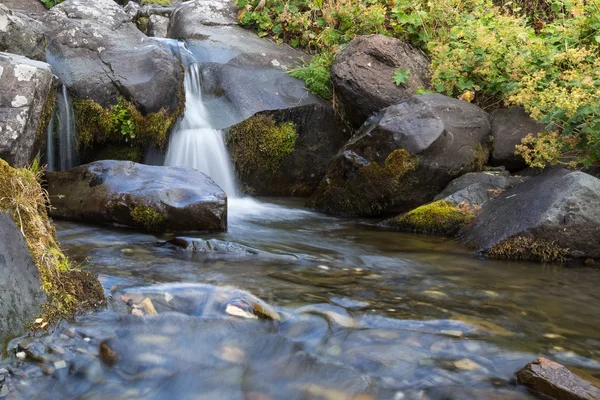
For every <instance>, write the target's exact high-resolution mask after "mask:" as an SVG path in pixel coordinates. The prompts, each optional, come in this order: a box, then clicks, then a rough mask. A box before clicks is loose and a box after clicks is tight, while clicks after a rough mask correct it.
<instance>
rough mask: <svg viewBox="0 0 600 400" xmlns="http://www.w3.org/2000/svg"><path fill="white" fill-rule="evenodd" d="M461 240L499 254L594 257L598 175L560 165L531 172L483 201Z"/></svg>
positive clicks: (599, 211) (599, 250)
mask: <svg viewBox="0 0 600 400" xmlns="http://www.w3.org/2000/svg"><path fill="white" fill-rule="evenodd" d="M464 240H465V242H466V243H467V244H469V245H470V246H472V247H474V248H475V249H477V250H478V251H480V252H482V253H485V254H488V255H490V256H492V257H499V258H508V259H531V260H540V261H553V260H562V259H564V258H566V257H575V258H580V257H590V258H600V246H598V243H600V179H598V178H594V177H593V176H591V175H588V174H586V173H583V172H579V171H569V170H566V169H554V170H550V171H547V172H546V173H544V174H542V175H540V176H537V177H534V178H531V179H529V180H528V181H526V182H524V183H522V184H520V185H517V186H515V187H514V188H512V189H509V190H507V191H506V192H504V193H503V194H502V195H501V196H499V197H498V198H496V199H493V200H490V201H488V202H487V203H485V204H484V206H483V208H482V210H481V212H480V214H479V217H478V218H477V221H476V222H475V223H474V224H472V225H471V226H469V227H468V228H467V229H466V232H465V233H464Z"/></svg>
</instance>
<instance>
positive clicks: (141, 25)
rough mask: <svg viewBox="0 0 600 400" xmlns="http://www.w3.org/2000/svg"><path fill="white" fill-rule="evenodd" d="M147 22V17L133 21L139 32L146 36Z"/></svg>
mask: <svg viewBox="0 0 600 400" xmlns="http://www.w3.org/2000/svg"><path fill="white" fill-rule="evenodd" d="M148 21H149V19H148V17H139V18H137V19H136V20H135V25H136V26H137V27H138V29H139V30H140V31H142V32H143V33H144V34H146V33H147V32H148Z"/></svg>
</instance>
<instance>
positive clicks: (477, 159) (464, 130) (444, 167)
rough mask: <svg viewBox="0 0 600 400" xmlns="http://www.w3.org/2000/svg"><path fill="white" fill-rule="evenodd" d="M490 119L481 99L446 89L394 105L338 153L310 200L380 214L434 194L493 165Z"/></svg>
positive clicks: (338, 209) (322, 206)
mask: <svg viewBox="0 0 600 400" xmlns="http://www.w3.org/2000/svg"><path fill="white" fill-rule="evenodd" d="M489 131H490V125H489V120H488V114H487V113H486V112H484V111H483V110H481V109H480V108H479V107H477V106H475V105H473V104H470V103H466V102H464V101H460V100H457V99H453V98H450V97H446V96H442V95H439V94H429V95H418V96H413V97H411V98H409V99H407V100H404V101H402V102H400V103H398V104H395V105H393V106H390V107H388V108H386V109H384V110H382V111H381V113H379V114H378V115H377V116H376V117H375V118H374V119H372V120H371V121H369V122H368V123H366V124H365V125H364V126H363V127H362V128H361V130H360V131H359V133H357V135H356V136H355V137H353V138H352V139H351V140H350V141H349V142H348V143H347V144H346V145H345V146H344V147H343V148H342V149H341V150H340V152H339V153H338V154H337V155H336V156H335V157H334V158H333V160H332V161H331V163H330V166H329V169H328V172H327V174H326V175H325V178H324V179H323V180H322V181H321V183H320V184H319V187H318V189H317V191H316V193H315V194H314V195H313V196H312V197H311V199H310V200H309V202H308V206H309V207H313V208H315V209H317V210H319V211H323V212H326V213H330V214H336V215H347V216H376V215H380V214H382V213H383V212H385V211H408V210H410V209H412V208H415V207H417V206H419V205H422V204H425V203H427V202H429V201H431V200H432V199H433V198H434V197H435V196H436V195H437V194H438V193H439V192H440V191H441V190H442V189H443V188H444V187H445V186H446V185H447V184H448V183H449V182H450V181H451V180H452V179H455V178H457V177H459V176H461V175H463V174H465V173H467V172H472V171H477V170H480V169H482V168H483V165H485V163H486V161H487V158H488V152H487V148H486V144H487V140H488V134H489Z"/></svg>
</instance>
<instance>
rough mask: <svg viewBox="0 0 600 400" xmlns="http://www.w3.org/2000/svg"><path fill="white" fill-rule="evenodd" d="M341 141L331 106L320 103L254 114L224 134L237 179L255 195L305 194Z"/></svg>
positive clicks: (341, 133) (344, 136)
mask: <svg viewBox="0 0 600 400" xmlns="http://www.w3.org/2000/svg"><path fill="white" fill-rule="evenodd" d="M285 127H287V129H285ZM282 128H284V129H282ZM347 140H348V133H347V132H346V131H345V130H344V129H343V128H342V126H341V124H340V122H339V121H338V120H337V118H336V115H335V112H334V111H333V108H332V107H331V105H329V104H322V103H321V102H320V101H319V102H317V103H315V104H311V105H306V106H302V107H294V108H287V109H283V110H276V111H265V112H263V113H259V114H256V115H254V116H253V117H251V118H250V119H248V120H246V121H244V122H242V123H240V124H238V125H236V126H234V127H231V128H230V129H229V131H228V133H227V135H226V142H227V146H228V149H229V154H230V156H231V160H232V161H233V166H234V168H235V171H236V173H237V175H238V180H239V182H241V183H242V184H243V187H244V189H245V190H246V191H247V192H248V193H250V194H252V195H259V196H310V195H311V194H312V193H313V192H314V191H315V189H316V188H317V186H318V184H319V182H320V181H321V179H322V178H323V176H324V175H325V173H326V172H327V167H328V164H329V160H330V159H331V158H332V157H333V156H334V155H335V154H336V153H337V152H338V150H339V149H340V148H341V147H342V146H343V145H344V143H346V141H347Z"/></svg>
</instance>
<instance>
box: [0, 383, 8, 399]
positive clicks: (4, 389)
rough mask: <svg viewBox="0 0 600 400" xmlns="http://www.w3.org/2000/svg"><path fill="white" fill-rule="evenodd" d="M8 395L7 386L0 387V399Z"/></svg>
mask: <svg viewBox="0 0 600 400" xmlns="http://www.w3.org/2000/svg"><path fill="white" fill-rule="evenodd" d="M9 393H10V390H8V386H6V385H4V386H2V389H0V397H6V396H8V395H9Z"/></svg>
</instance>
